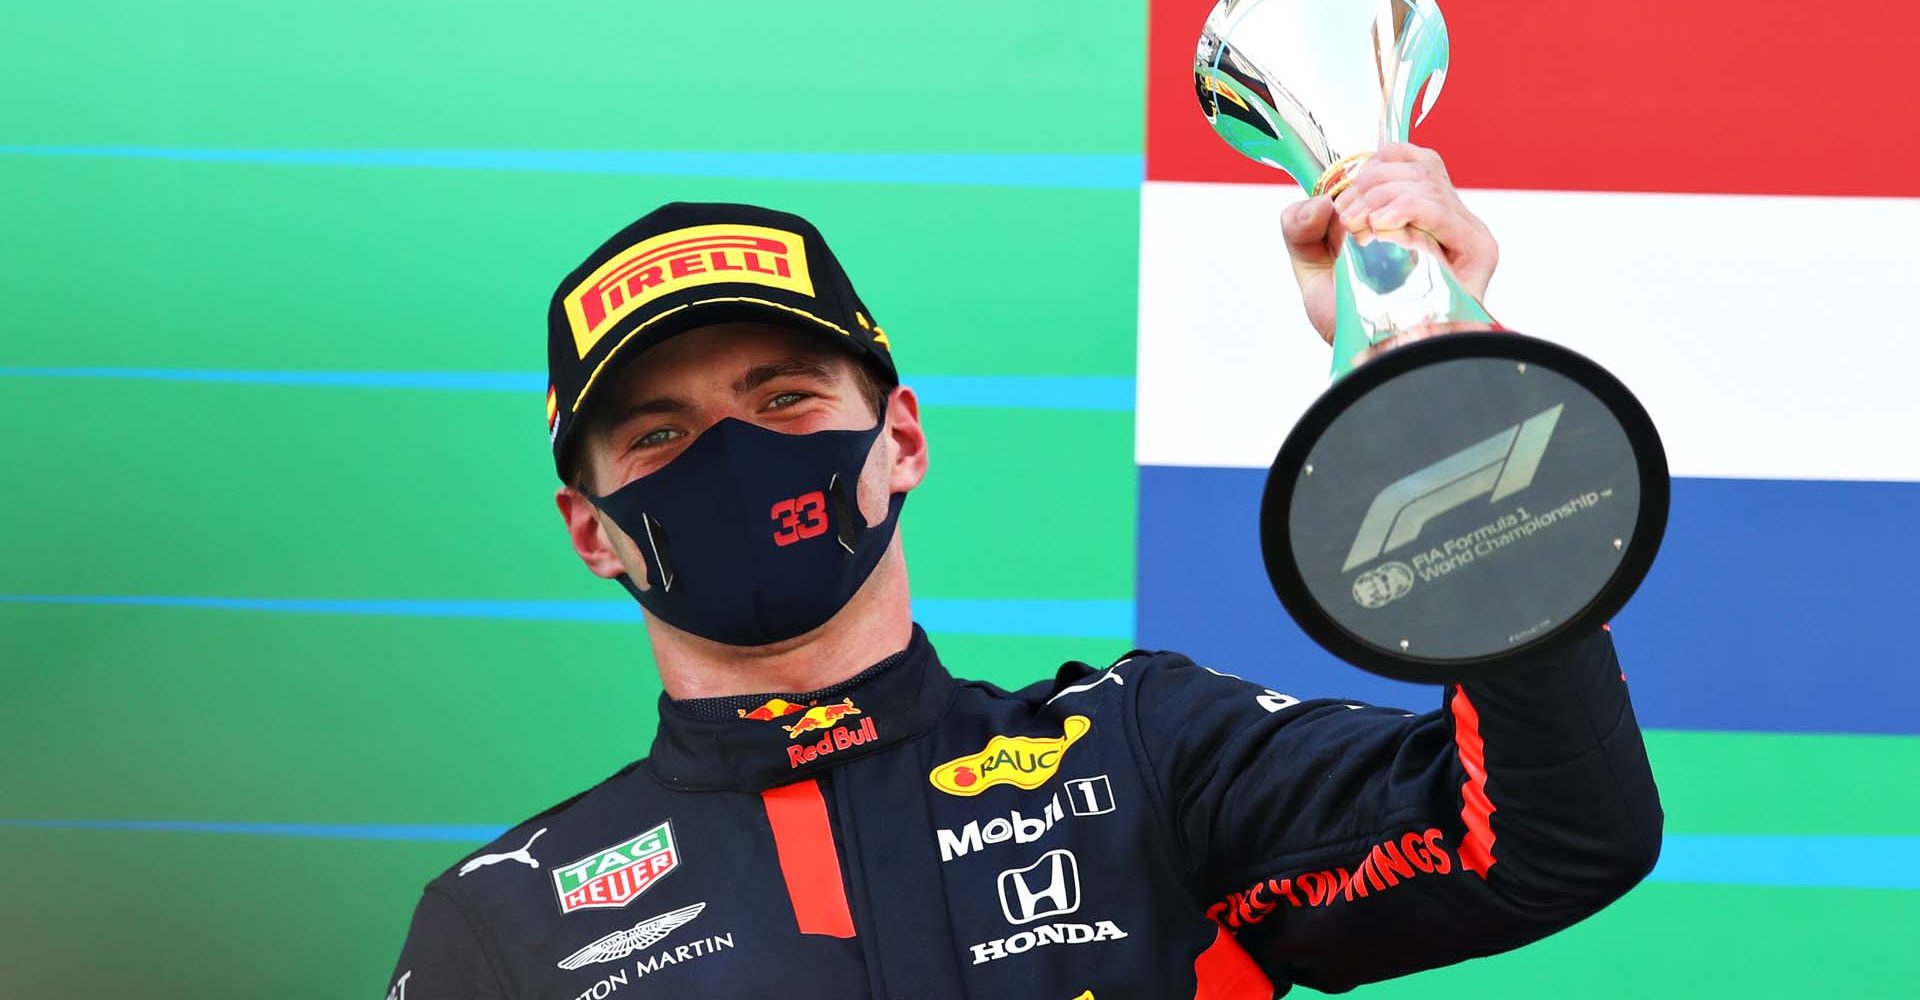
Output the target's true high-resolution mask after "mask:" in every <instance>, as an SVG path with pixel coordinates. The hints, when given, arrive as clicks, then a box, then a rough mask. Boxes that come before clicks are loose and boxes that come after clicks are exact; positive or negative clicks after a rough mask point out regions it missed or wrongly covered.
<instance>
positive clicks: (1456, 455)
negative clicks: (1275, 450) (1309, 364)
mask: <svg viewBox="0 0 1920 1000" xmlns="http://www.w3.org/2000/svg"><path fill="white" fill-rule="evenodd" d="M1669 491H1670V482H1669V479H1668V475H1667V461H1666V452H1665V450H1664V449H1663V448H1662V447H1661V444H1660V436H1659V434H1658V433H1657V432H1656V431H1655V430H1654V427H1653V421H1652V420H1651V419H1650V418H1649V417H1648V416H1647V412H1646V410H1645V409H1644V408H1643V407H1641V405H1640V403H1639V401H1638V400H1636V399H1634V397H1633V394H1632V393H1631V392H1629V391H1627V388H1626V386H1624V385H1622V384H1621V383H1620V381H1619V380H1618V379H1616V378H1614V377H1613V376H1612V375H1610V374H1608V373H1607V372H1606V370H1604V369H1602V368H1601V367H1600V366H1599V365H1596V364H1594V363H1593V362H1592V361H1589V360H1587V359H1586V358H1585V357H1582V356H1581V355H1579V354H1576V353H1574V352H1572V351H1570V350H1567V349H1566V348H1563V347H1559V346H1556V345H1554V344H1550V343H1547V342H1546V341H1542V340H1536V339H1533V338H1531V337H1525V336H1521V335H1519V334H1514V333H1493V332H1486V333H1458V334H1449V335H1447V336H1442V337H1434V338H1431V339H1427V340H1421V341H1416V342H1414V343H1410V344H1407V345H1405V346H1403V347H1398V348H1395V349H1393V350H1391V351H1388V352H1387V353H1386V354H1384V355H1382V356H1380V357H1379V358H1376V359H1374V360H1373V361H1370V362H1368V363H1367V364H1364V365H1362V366H1361V367H1359V368H1357V369H1355V370H1354V371H1353V372H1352V373H1350V374H1348V375H1347V376H1346V377H1344V378H1342V379H1340V380H1339V381H1338V382H1335V383H1334V384H1333V386H1332V388H1330V389H1328V390H1327V392H1326V393H1325V394H1323V395H1322V396H1321V397H1320V398H1319V399H1318V400H1316V401H1315V402H1314V404H1313V405H1312V406H1311V407H1309V408H1308V409H1307V412H1306V415H1305V416H1303V417H1302V418H1301V420H1300V422H1299V423H1298V424H1297V425H1296V426H1295V427H1294V429H1293V432H1292V433H1291V434H1289V435H1288V436H1287V440H1286V443H1285V444H1284V445H1282V446H1281V448H1280V453H1279V456H1278V457H1277V458H1276V459H1275V460H1274V463H1273V470H1272V472H1271V474H1270V475H1269V476H1268V478H1267V487H1266V494H1265V497H1264V499H1263V501H1262V504H1261V511H1260V541H1261V549H1262V552H1263V555H1264V556H1265V559H1266V565H1267V574H1268V576H1269V578H1270V579H1271V580H1272V581H1273V586H1274V591H1275V593H1277V594H1278V595H1279V596H1280V601H1281V603H1282V604H1284V605H1285V606H1286V608H1287V611H1288V613H1289V614H1291V615H1292V616H1293V618H1294V620H1295V621H1296V622H1298V623H1299V625H1300V627H1301V629H1302V630H1304V631H1305V632H1306V633H1307V634H1308V635H1310V636H1312V637H1313V639H1314V640H1315V641H1317V642H1319V643H1320V644H1321V645H1322V646H1324V647H1325V648H1327V649H1328V650H1329V651H1331V652H1332V653H1333V654H1334V655H1336V656H1339V657H1340V658H1342V659H1344V660H1346V661H1348V662H1350V663H1352V664H1354V665H1355V666H1358V667H1361V668H1363V669H1366V670H1370V671H1372V672H1374V673H1377V674H1382V675H1384V676H1387V677H1392V678H1395V679H1397V680H1406V681H1415V682H1420V683H1448V682H1454V681H1463V680H1474V679H1478V678H1482V677H1486V676H1490V675H1493V674H1496V673H1499V672H1502V671H1504V670H1511V669H1517V668H1520V667H1524V666H1526V665H1528V664H1530V663H1534V662H1537V660H1538V658H1539V657H1540V656H1541V655H1542V654H1545V653H1548V652H1550V651H1551V649H1552V647H1554V646H1555V645H1556V644H1558V643H1561V642H1565V641H1568V640H1570V639H1573V638H1577V637H1579V636H1582V635H1585V634H1587V633H1589V632H1590V631H1592V630H1594V629H1596V628H1598V627H1599V626H1600V625H1601V624H1603V623H1604V622H1606V621H1607V620H1608V619H1609V618H1611V617H1612V616H1613V614H1614V613H1615V612H1617V611H1619V610H1620V608H1621V607H1622V606H1623V605H1624V604H1626V601H1627V598H1628V597H1630V596H1631V595H1632V594H1633V591H1634V589H1635V588H1637V587H1638V586H1639V585H1640V582H1641V581H1642V580H1643V579H1645V577H1646V574H1647V570H1648V568H1649V567H1650V566H1652V564H1653V557H1654V554H1655V553H1656V552H1657V551H1658V550H1659V548H1660V540H1661V538H1662V536H1663V535H1664V534H1665V532H1666V523H1667V506H1668V499H1669Z"/></svg>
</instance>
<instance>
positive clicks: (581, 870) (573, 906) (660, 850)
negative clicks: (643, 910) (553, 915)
mask: <svg viewBox="0 0 1920 1000" xmlns="http://www.w3.org/2000/svg"><path fill="white" fill-rule="evenodd" d="M679 865H680V852H679V850H678V849H676V848H675V847H674V844H673V825H672V824H671V823H670V822H669V823H662V824H660V825H659V826H656V827H654V828H653V829H651V830H648V831H647V832H645V833H643V834H641V835H639V836H637V837H635V838H633V839H632V840H628V841H624V842H622V843H618V844H614V845H613V846H611V847H605V848H602V849H600V850H598V851H595V852H593V853H592V854H589V855H587V856H586V857H584V858H581V859H580V860H578V861H575V862H573V863H571V864H566V865H561V866H560V867H558V868H555V869H554V870H553V889H554V892H556V893H557V894H558V895H559V896H560V912H561V913H572V912H573V911H575V910H586V909H609V910H611V909H618V908H620V907H622V906H625V905H627V904H628V903H631V902H633V900H634V899H635V898H637V897H638V896H639V895H640V894H641V893H643V892H646V891H647V889H648V888H650V887H652V885H653V884H654V883H655V882H658V881H660V880H661V879H662V878H664V877H666V875H667V873H668V872H671V871H673V870H674V869H675V868H677V867H679Z"/></svg>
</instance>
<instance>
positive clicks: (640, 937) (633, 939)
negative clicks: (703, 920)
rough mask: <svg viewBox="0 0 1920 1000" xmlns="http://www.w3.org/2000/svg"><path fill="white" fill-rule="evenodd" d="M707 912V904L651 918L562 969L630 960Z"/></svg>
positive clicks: (598, 944) (568, 959)
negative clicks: (705, 910) (704, 911)
mask: <svg viewBox="0 0 1920 1000" xmlns="http://www.w3.org/2000/svg"><path fill="white" fill-rule="evenodd" d="M706 908H707V904H705V903H695V904H693V905H692V906H683V907H681V908H680V909H677V910H669V911H668V912H666V913H662V914H660V915H659V916H657V917H648V918H647V919H645V920H642V921H640V922H639V923H637V924H634V925H633V926H632V927H630V928H628V929H626V930H624V931H614V932H613V933H612V934H609V935H607V936H606V937H603V938H601V939H600V940H598V941H595V942H594V943H592V944H590V945H587V946H586V947H585V948H582V949H580V950H579V951H576V952H574V953H573V954H571V955H568V956H567V957H566V958H563V959H561V960H560V967H561V968H562V969H569V970H571V969H578V968H580V967H581V966H585V965H592V964H593V963H595V962H612V961H615V960H618V959H622V958H625V957H627V956H628V955H631V954H633V953H634V952H636V951H639V950H640V949H642V948H651V947H653V946H654V945H656V944H658V943H660V942H661V941H663V940H665V939H666V936H667V935H669V934H672V933H673V932H674V931H675V930H677V929H679V928H680V927H681V926H682V925H683V924H685V923H686V922H687V921H689V920H692V919H693V918H695V917H697V916H699V915H700V911H701V910H704V909H706Z"/></svg>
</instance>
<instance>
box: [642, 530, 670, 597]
mask: <svg viewBox="0 0 1920 1000" xmlns="http://www.w3.org/2000/svg"><path fill="white" fill-rule="evenodd" d="M640 526H641V527H642V528H644V529H646V533H647V564H648V565H650V566H652V567H653V570H654V575H656V576H658V577H659V578H660V592H661V593H663V594H671V593H673V564H672V563H670V562H668V561H667V550H666V541H667V529H666V526H665V525H663V524H661V523H660V522H659V521H656V520H654V519H653V517H652V516H651V515H649V514H647V513H646V512H645V511H642V512H641V514H640Z"/></svg>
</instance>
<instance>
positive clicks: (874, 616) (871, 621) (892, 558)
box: [647, 534, 913, 700]
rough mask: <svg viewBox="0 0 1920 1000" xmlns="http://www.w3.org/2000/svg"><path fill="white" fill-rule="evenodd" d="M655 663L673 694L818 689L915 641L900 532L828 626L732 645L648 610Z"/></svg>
mask: <svg viewBox="0 0 1920 1000" xmlns="http://www.w3.org/2000/svg"><path fill="white" fill-rule="evenodd" d="M647 634H648V636H649V638H651V640H652V642H653V659H654V663H655V664H656V665H657V666H658V667H659V668H660V683H661V685H662V686H663V687H664V688H665V690H666V692H667V697H669V698H673V699H675V700H682V699H686V698H718V697H723V696H726V695H737V694H763V693H779V692H788V693H796V692H807V691H817V690H819V689H820V688H823V687H827V686H828V685H831V684H836V683H839V682H840V681H843V680H846V679H847V678H849V677H852V676H853V675H855V674H857V673H859V672H860V671H862V670H865V669H867V668H868V667H870V666H873V665H874V664H876V663H878V662H880V661H881V660H884V659H886V658H887V657H889V656H892V655H893V654H895V653H897V652H899V651H901V650H903V649H905V648H907V644H908V643H909V642H911V641H912V639H913V607H912V602H911V600H910V598H909V597H908V591H907V564H906V558H905V557H904V556H903V555H902V554H901V547H900V537H899V535H898V534H896V535H895V536H894V539H893V544H892V545H890V546H889V547H888V549H887V554H886V555H885V556H883V557H881V559H880V564H879V565H878V566H875V567H874V569H873V574H872V575H871V576H869V577H867V582H866V583H865V584H862V585H861V587H860V589H859V590H858V591H857V592H855V593H854V595H853V599H852V600H851V601H848V602H847V606H846V607H844V608H841V609H840V612H839V613H838V614H836V615H834V616H833V617H832V618H831V619H829V620H828V621H827V623H826V624H825V625H822V626H820V627H819V628H817V629H814V630H813V631H811V632H808V633H806V634H805V635H800V636H795V637H794V638H792V639H788V640H786V641H785V642H779V643H775V644H773V645H770V646H728V645H725V644H723V643H718V642H714V641H712V640H710V639H702V638H700V637H699V636H696V635H691V634H689V633H687V632H682V631H681V630H679V629H677V628H674V627H673V626H671V625H667V624H665V623H663V622H661V621H660V620H659V619H657V618H655V617H653V616H652V615H648V616H647Z"/></svg>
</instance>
